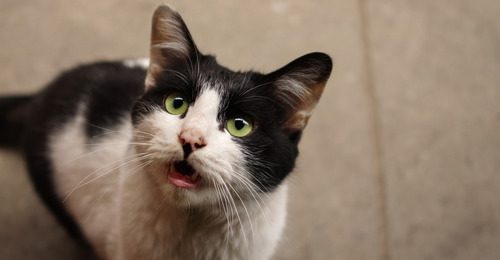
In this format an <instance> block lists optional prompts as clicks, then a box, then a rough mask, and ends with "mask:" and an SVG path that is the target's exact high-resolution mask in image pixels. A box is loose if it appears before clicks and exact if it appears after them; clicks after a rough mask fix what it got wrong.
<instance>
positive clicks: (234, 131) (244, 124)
mask: <svg viewBox="0 0 500 260" xmlns="http://www.w3.org/2000/svg"><path fill="white" fill-rule="evenodd" d="M252 128H253V126H252V123H251V122H250V120H247V119H245V118H242V117H234V118H231V119H229V120H227V122H226V129H227V131H228V132H229V134H231V135H232V136H235V137H244V136H247V135H248V134H250V132H252Z"/></svg>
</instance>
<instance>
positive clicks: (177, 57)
mask: <svg viewBox="0 0 500 260" xmlns="http://www.w3.org/2000/svg"><path fill="white" fill-rule="evenodd" d="M197 52H198V50H197V48H196V45H195V44H194V41H193V39H192V37H191V34H190V33H189V30H188V29H187V27H186V24H185V23H184V21H183V20H182V17H181V16H180V15H179V13H177V12H176V11H174V10H173V9H172V8H170V7H169V6H166V5H160V6H159V7H158V8H156V10H155V12H154V14H153V20H152V25H151V45H150V55H149V69H148V73H147V76H146V89H149V88H152V87H154V86H155V85H156V79H157V78H158V77H159V75H160V74H161V73H162V72H163V71H165V70H168V69H170V68H171V66H172V65H173V64H176V63H179V62H188V61H189V60H190V59H191V58H193V57H194V55H197V54H198V53H197Z"/></svg>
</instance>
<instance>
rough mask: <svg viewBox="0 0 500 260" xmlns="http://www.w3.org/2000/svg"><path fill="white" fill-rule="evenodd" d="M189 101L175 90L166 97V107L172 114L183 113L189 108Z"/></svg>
mask: <svg viewBox="0 0 500 260" xmlns="http://www.w3.org/2000/svg"><path fill="white" fill-rule="evenodd" d="M188 106H189V104H188V102H187V101H186V99H185V98H184V97H183V96H182V95H181V94H179V93H177V92H175V93H172V94H170V95H168V96H167V98H165V109H166V110H167V112H168V113H170V114H172V115H182V114H184V113H186V111H187V110H188Z"/></svg>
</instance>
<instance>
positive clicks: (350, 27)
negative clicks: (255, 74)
mask: <svg viewBox="0 0 500 260" xmlns="http://www.w3.org/2000/svg"><path fill="white" fill-rule="evenodd" d="M159 3H161V2H160V1H132V0H127V1H123V0H122V1H118V0H106V1H96V0H94V1H89V0H75V1H63V0H54V1H42V0H32V1H28V2H26V1H17V0H1V1H0V47H1V48H0V66H1V68H2V69H1V70H0V94H11V93H20V92H32V91H35V90H38V89H40V87H41V86H42V85H43V84H45V83H47V82H48V81H49V80H50V79H51V78H53V77H54V75H56V74H57V73H58V72H60V71H61V70H62V69H65V68H69V67H71V66H73V65H75V64H77V63H80V62H85V61H92V60H96V59H118V58H126V57H142V56H146V54H147V51H148V46H147V45H148V39H149V28H150V25H149V21H150V16H151V13H152V11H153V10H154V7H155V6H156V5H158V4H159ZM170 3H172V4H173V5H174V6H175V7H176V8H177V9H178V10H179V11H180V13H181V14H182V15H183V17H184V19H185V20H186V22H187V24H188V26H189V28H190V29H191V32H192V34H193V36H194V38H195V41H196V42H197V44H198V45H199V47H200V49H201V50H202V51H205V52H209V53H215V54H217V56H218V59H219V61H220V62H221V63H222V64H225V65H227V66H229V67H231V68H233V69H248V68H254V69H258V70H262V71H270V70H272V69H274V68H277V67H278V66H281V65H283V64H285V63H286V62H288V61H290V60H291V59H293V58H296V57H298V56H299V55H302V54H304V53H306V52H310V51H324V52H327V53H329V54H331V55H332V56H333V57H334V59H335V68H334V73H333V76H332V79H331V81H330V82H329V84H328V88H327V90H326V92H325V94H324V96H323V99H322V101H321V103H320V105H319V106H318V108H317V110H316V113H315V115H314V116H313V118H312V120H311V122H310V124H309V127H308V129H307V130H306V133H305V136H304V138H303V141H302V144H301V148H302V150H301V157H300V160H299V165H298V168H297V171H296V173H295V174H294V176H292V178H291V179H290V182H291V183H292V187H291V196H290V205H289V208H290V210H289V221H288V226H287V231H286V234H285V237H284V239H283V242H282V243H281V246H280V249H279V252H278V253H277V255H276V257H275V259H370V260H371V259H384V260H388V259H393V260H394V259H398V260H399V259H405V260H406V259H415V260H417V259H419V260H420V259H444V260H447V259H464V260H465V259H492V260H493V259H500V177H499V176H497V175H498V174H499V173H500V69H499V68H500V21H499V20H498V18H497V16H498V14H500V3H499V2H498V1H494V0H479V1H467V0H442V1H431V0H424V1H410V0H406V1H405V0H399V1H396V0H394V1H390V0H378V1H375V0H359V1H347V0H344V1H341V0H323V1H314V2H313V1H299V0H293V1H285V0H279V1H278V0H274V1H264V0H260V1H252V2H250V1H247V2H242V1H240V2H238V3H236V1H227V0H218V1H210V2H209V1H203V2H201V1H180V0H178V1H170ZM0 169H1V170H0V203H1V204H0V205H1V206H0V223H2V226H1V227H0V244H1V245H2V246H1V247H0V259H77V258H79V259H85V258H86V257H85V256H82V252H81V251H80V250H78V248H77V247H76V246H75V245H73V244H72V242H71V240H70V239H69V238H68V236H67V235H66V234H65V233H64V232H63V231H62V230H61V229H60V228H59V227H58V226H57V224H55V222H54V221H53V219H52V217H51V216H50V215H49V214H48V212H47V211H46V210H45V209H44V208H43V207H42V206H41V205H40V203H39V201H38V199H37V198H36V196H35V195H34V194H33V192H32V189H31V186H30V185H29V182H28V180H27V177H26V174H25V168H24V166H23V163H22V161H21V160H20V158H19V157H18V156H17V155H15V154H14V153H12V152H8V151H4V150H2V151H0Z"/></svg>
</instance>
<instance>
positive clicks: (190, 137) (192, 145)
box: [179, 128, 207, 158]
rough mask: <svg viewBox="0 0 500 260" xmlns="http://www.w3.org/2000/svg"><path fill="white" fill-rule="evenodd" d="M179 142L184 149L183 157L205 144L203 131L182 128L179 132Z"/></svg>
mask: <svg viewBox="0 0 500 260" xmlns="http://www.w3.org/2000/svg"><path fill="white" fill-rule="evenodd" d="M179 142H180V143H181V145H182V150H183V151H184V158H187V157H188V156H189V155H190V154H191V153H192V152H193V151H195V150H198V149H201V148H203V147H205V146H206V145H207V143H206V142H205V138H204V135H203V133H202V132H201V131H200V130H199V129H197V128H188V129H183V130H182V131H181V133H180V134H179Z"/></svg>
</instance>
